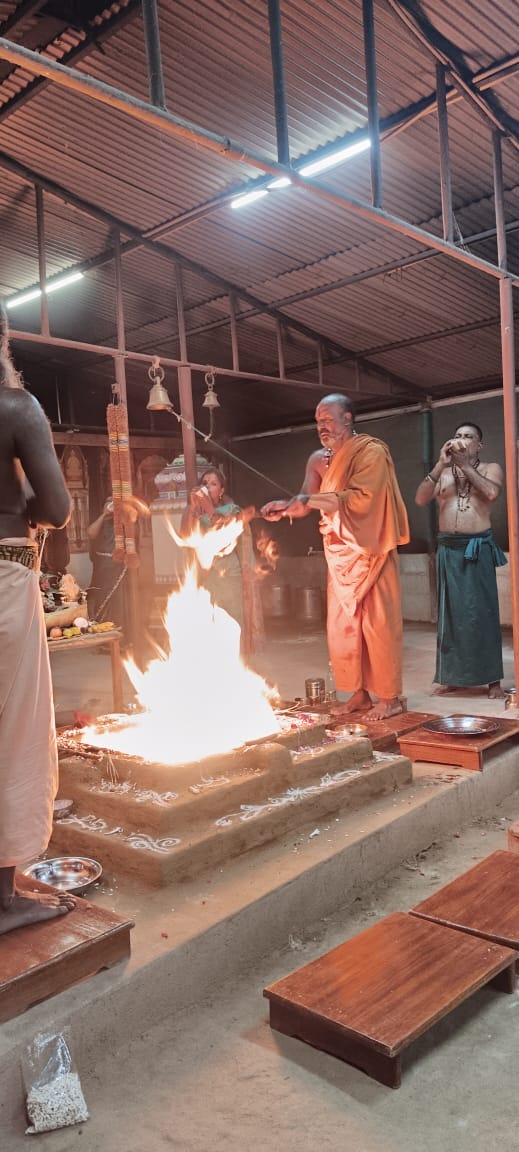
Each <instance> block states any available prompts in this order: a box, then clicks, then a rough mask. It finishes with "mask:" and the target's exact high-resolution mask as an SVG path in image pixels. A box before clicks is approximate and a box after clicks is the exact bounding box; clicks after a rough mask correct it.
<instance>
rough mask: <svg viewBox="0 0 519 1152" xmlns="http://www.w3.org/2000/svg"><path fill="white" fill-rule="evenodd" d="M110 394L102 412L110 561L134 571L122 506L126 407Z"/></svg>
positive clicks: (130, 526)
mask: <svg viewBox="0 0 519 1152" xmlns="http://www.w3.org/2000/svg"><path fill="white" fill-rule="evenodd" d="M113 394H114V400H113V402H112V403H111V404H109V405H108V407H107V409H106V424H107V428H108V449H109V453H110V475H111V479H112V493H113V505H114V511H113V516H114V537H115V547H114V551H113V554H112V559H113V560H114V562H115V563H116V564H124V565H125V566H126V567H127V568H137V567H138V565H139V557H138V555H137V548H136V544H135V525H134V523H133V521H131V520H130V519H129V517H128V516H125V514H124V508H125V502H126V504H127V506H128V502H129V501H130V500H131V497H132V477H131V469H130V448H129V430H128V409H127V407H126V404H121V403H120V401H119V400H118V393H117V392H116V391H115V389H114V393H113ZM117 401H118V402H117Z"/></svg>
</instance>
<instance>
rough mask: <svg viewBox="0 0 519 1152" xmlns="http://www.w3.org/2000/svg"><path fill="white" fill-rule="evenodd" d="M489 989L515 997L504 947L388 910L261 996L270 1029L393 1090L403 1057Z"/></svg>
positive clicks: (508, 952) (509, 959)
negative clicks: (414, 1043) (266, 1006)
mask: <svg viewBox="0 0 519 1152" xmlns="http://www.w3.org/2000/svg"><path fill="white" fill-rule="evenodd" d="M488 983H493V984H494V986H495V987H496V988H499V989H500V990H501V991H505V992H512V991H513V989H514V984H515V953H514V952H513V951H512V950H511V949H509V948H504V947H501V946H500V945H498V944H489V943H488V941H483V940H478V939H477V938H476V937H474V936H469V935H467V934H465V933H462V932H454V930H453V929H452V928H446V927H444V926H443V925H440V924H433V923H430V922H429V921H427V920H423V919H421V918H420V917H418V916H410V915H408V914H407V913H405V912H394V913H393V914H392V915H391V916H387V917H386V919H385V920H381V921H380V923H379V924H375V925H373V927H372V928H368V929H367V930H366V931H365V932H361V933H360V934H359V935H358V936H354V937H353V939H351V940H347V941H346V942H345V943H344V944H340V945H339V947H338V948H334V949H333V950H332V951H331V952H327V953H326V954H325V955H324V956H321V957H320V958H319V959H318V960H314V961H313V962H312V963H311V964H306V965H305V966H304V967H303V968H300V969H299V970H298V971H297V972H293V973H292V975H291V976H286V977H285V979H283V980H278V981H277V982H276V983H275V984H271V985H270V986H269V987H268V988H265V990H264V996H266V997H267V999H268V1000H269V1001H270V1025H271V1027H272V1028H275V1029H276V1030H277V1031H278V1032H283V1033H284V1034H285V1035H286V1036H296V1037H298V1038H299V1039H300V1040H304V1041H305V1042H306V1043H307V1044H311V1045H312V1046H313V1047H314V1048H320V1049H321V1050H322V1051H324V1052H329V1053H331V1055H332V1056H338V1057H339V1059H341V1060H345V1061H346V1062H347V1063H348V1064H354V1065H355V1066H356V1067H357V1068H361V1069H362V1071H363V1072H367V1074H368V1076H372V1077H373V1079H374V1080H378V1081H379V1082H380V1083H381V1084H386V1085H387V1086H388V1087H389V1088H398V1087H399V1086H400V1081H401V1067H400V1055H401V1053H402V1051H403V1050H404V1049H405V1048H407V1047H408V1045H409V1044H411V1043H412V1041H413V1040H416V1039H417V1038H418V1037H419V1036H421V1035H422V1034H423V1033H424V1032H426V1031H427V1029H428V1028H431V1027H432V1026H433V1024H436V1023H437V1022H438V1021H439V1020H441V1019H442V1018H443V1017H444V1016H446V1015H447V1014H448V1013H449V1012H451V1011H452V1010H453V1009H454V1008H457V1007H458V1005H459V1004H462V1003H463V1001H464V1000H467V999H468V997H469V996H471V995H472V993H473V992H476V991H477V990H478V989H479V988H481V987H482V986H483V985H484V984H488Z"/></svg>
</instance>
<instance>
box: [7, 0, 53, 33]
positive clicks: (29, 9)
mask: <svg viewBox="0 0 519 1152" xmlns="http://www.w3.org/2000/svg"><path fill="white" fill-rule="evenodd" d="M46 3H47V0H23V3H22V4H19V5H18V7H17V9H16V11H15V12H11V15H10V16H7V18H6V19H5V20H3V21H2V23H1V24H0V32H1V33H2V36H7V33H8V32H12V30H13V28H18V27H19V25H20V24H21V23H22V22H23V21H24V20H25V19H28V18H29V17H30V16H35V15H36V13H37V12H39V10H40V8H43V6H44V4H46Z"/></svg>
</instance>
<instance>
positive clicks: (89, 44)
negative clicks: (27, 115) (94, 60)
mask: <svg viewBox="0 0 519 1152" xmlns="http://www.w3.org/2000/svg"><path fill="white" fill-rule="evenodd" d="M45 2H46V0H42V2H40V3H32V4H31V3H28V4H27V12H25V13H24V15H26V16H28V15H31V14H32V12H37V11H38V9H39V8H42V7H43V3H45ZM23 7H24V5H23V4H22V8H23ZM140 10H141V0H128V3H127V5H126V7H125V8H121V9H120V10H119V12H117V13H116V14H115V15H114V16H111V17H110V19H109V20H107V21H106V22H105V24H99V25H96V27H95V28H94V29H93V30H92V32H87V33H86V34H85V37H84V39H83V40H82V41H81V43H80V44H78V45H77V46H76V47H75V48H71V49H70V52H65V53H64V54H63V56H62V57H61V62H62V63H68V64H71V63H72V62H73V61H75V62H77V61H78V60H82V59H83V57H84V56H88V54H89V52H91V51H92V49H95V48H96V47H97V45H98V44H100V43H102V42H103V41H104V40H108V39H109V37H110V36H112V35H113V34H114V32H117V31H118V30H119V28H122V27H123V26H124V25H125V24H127V23H128V22H129V21H130V20H134V19H135V17H136V16H138V15H139V13H140ZM19 13H21V8H19V9H18V11H17V12H14V13H13V15H12V16H11V17H10V19H11V20H13V19H14V18H15V17H16V18H17V19H16V24H18V23H19V22H20V21H19V19H18V16H19ZM20 20H21V16H20ZM7 23H8V21H6V23H5V24H2V25H1V26H0V34H1V35H2V36H5V34H6V32H7V27H6V24H7ZM12 27H14V25H13V24H11V25H10V28H12ZM65 27H66V25H64V28H65ZM53 44H54V40H52V41H51V42H50V44H47V45H45V48H46V49H48V48H51V47H52V45H53ZM15 69H16V65H14V66H13V68H12V69H11V71H10V72H8V73H7V76H10V75H12V72H14V71H15ZM7 76H4V77H2V80H1V81H0V91H1V87H2V84H3V83H4V81H5V80H6V79H7ZM48 84H49V81H48V80H47V79H46V78H45V77H43V76H40V77H36V78H35V79H34V80H30V81H29V83H28V84H27V86H26V87H25V88H23V89H22V90H21V91H20V92H17V93H16V94H15V95H14V96H11V98H10V100H6V102H5V104H2V106H1V107H0V121H1V120H6V119H7V117H8V116H10V115H11V113H12V112H16V111H17V109H18V108H21V107H22V105H23V104H26V103H27V101H28V100H32V98H33V96H36V95H37V93H38V92H41V90H42V88H46V87H47V85H48Z"/></svg>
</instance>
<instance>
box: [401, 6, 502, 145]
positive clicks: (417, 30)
mask: <svg viewBox="0 0 519 1152" xmlns="http://www.w3.org/2000/svg"><path fill="white" fill-rule="evenodd" d="M389 4H390V6H391V8H392V9H393V11H394V12H395V13H396V15H397V16H398V17H399V18H400V20H401V21H402V22H403V23H404V24H405V25H406V27H407V28H409V29H410V30H411V32H413V34H414V36H415V37H416V38H417V39H418V40H419V41H420V43H421V44H423V45H424V46H425V47H426V48H427V49H428V50H429V52H432V54H433V56H434V57H435V58H436V59H437V60H439V61H440V63H442V64H444V65H445V66H446V67H447V68H448V69H449V72H450V74H451V76H452V79H453V80H454V82H455V84H456V86H457V87H458V88H459V89H460V90H461V92H462V93H463V95H464V96H465V97H466V99H467V100H469V101H470V103H471V104H472V106H473V107H474V108H476V109H477V111H478V112H479V113H480V114H481V115H483V118H484V119H485V120H486V121H487V122H488V121H490V123H491V124H492V125H493V127H494V128H498V129H499V131H500V132H503V133H504V134H505V135H506V137H507V138H508V140H509V141H510V143H511V144H512V146H513V147H514V148H515V149H516V150H517V151H519V124H518V123H517V121H516V120H515V119H514V118H513V117H512V116H509V115H508V112H506V111H505V109H504V108H502V106H501V104H500V102H499V100H496V98H495V97H494V96H484V95H483V94H482V93H481V92H480V91H479V90H478V88H477V87H476V85H475V84H474V76H473V74H472V72H471V71H470V69H469V68H467V66H466V64H465V62H464V60H463V55H462V52H461V51H460V49H459V48H458V47H457V45H455V44H453V43H452V41H450V40H448V39H447V37H446V36H443V35H441V33H440V32H438V29H437V28H436V27H435V25H434V24H433V23H432V22H431V21H430V20H429V18H428V16H426V15H425V13H424V12H422V10H421V8H420V7H419V5H418V4H417V3H415V0H389Z"/></svg>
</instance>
